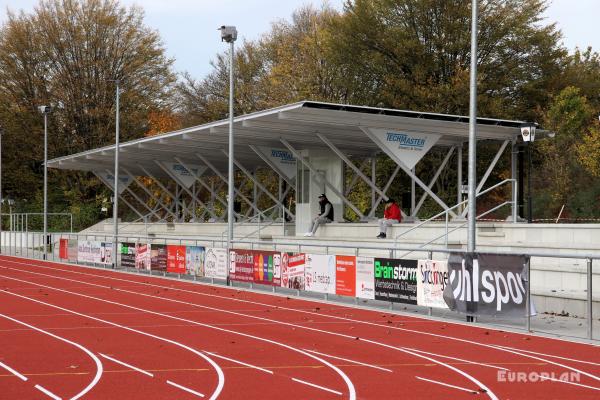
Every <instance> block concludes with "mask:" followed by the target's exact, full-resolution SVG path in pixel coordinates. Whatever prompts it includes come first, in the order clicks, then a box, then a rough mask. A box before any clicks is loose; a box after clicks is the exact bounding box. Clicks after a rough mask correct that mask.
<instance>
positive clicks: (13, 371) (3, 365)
mask: <svg viewBox="0 0 600 400" xmlns="http://www.w3.org/2000/svg"><path fill="white" fill-rule="evenodd" d="M0 367H2V368H4V369H5V370H7V371H8V372H10V373H11V374H13V375H14V376H16V377H17V378H19V379H20V380H22V381H23V382H26V381H27V377H26V376H25V375H21V374H20V373H18V372H17V371H15V370H14V369H12V368H11V367H9V366H8V365H6V364H4V363H3V362H2V361H0Z"/></svg>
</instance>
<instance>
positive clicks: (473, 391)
mask: <svg viewBox="0 0 600 400" xmlns="http://www.w3.org/2000/svg"><path fill="white" fill-rule="evenodd" d="M415 378H417V379H419V380H422V381H426V382H431V383H435V384H437V385H442V386H446V387H449V388H453V389H458V390H462V391H464V392H469V393H471V394H479V392H478V391H477V390H472V389H467V388H464V387H460V386H455V385H450V384H448V383H444V382H438V381H434V380H433V379H427V378H421V377H420V376H415Z"/></svg>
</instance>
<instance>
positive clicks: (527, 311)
mask: <svg viewBox="0 0 600 400" xmlns="http://www.w3.org/2000/svg"><path fill="white" fill-rule="evenodd" d="M526 268H527V282H526V286H527V296H526V298H525V323H526V324H525V329H526V330H527V332H531V257H529V258H528V259H527V267H526Z"/></svg>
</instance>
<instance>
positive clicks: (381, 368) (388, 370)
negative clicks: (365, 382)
mask: <svg viewBox="0 0 600 400" xmlns="http://www.w3.org/2000/svg"><path fill="white" fill-rule="evenodd" d="M304 351H308V352H309V353H314V354H318V355H320V356H324V357H329V358H334V359H336V360H342V361H346V362H349V363H352V364H357V365H362V366H364V367H369V368H375V369H379V370H381V371H386V372H394V371H392V370H391V369H387V368H383V367H379V366H377V365H372V364H367V363H363V362H360V361H355V360H350V359H348V358H342V357H338V356H332V355H331V354H325V353H319V352H318V351H314V350H308V349H304Z"/></svg>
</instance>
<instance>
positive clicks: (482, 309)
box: [444, 253, 535, 318]
mask: <svg viewBox="0 0 600 400" xmlns="http://www.w3.org/2000/svg"><path fill="white" fill-rule="evenodd" d="M527 258H528V257H527V256H524V255H496V254H486V253H471V254H469V253H458V254H452V255H451V256H450V258H449V259H448V272H449V284H448V285H447V286H446V288H445V291H444V300H445V301H446V303H447V304H448V307H449V308H450V309H451V310H456V311H459V312H462V313H466V314H468V315H486V316H495V315H501V316H502V317H516V318H522V317H524V316H525V306H526V304H525V303H526V299H527V289H526V288H527V285H526V279H527V269H526V265H527V261H528V259H527ZM533 313H535V312H533V308H532V314H533Z"/></svg>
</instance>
